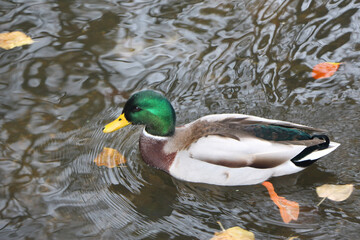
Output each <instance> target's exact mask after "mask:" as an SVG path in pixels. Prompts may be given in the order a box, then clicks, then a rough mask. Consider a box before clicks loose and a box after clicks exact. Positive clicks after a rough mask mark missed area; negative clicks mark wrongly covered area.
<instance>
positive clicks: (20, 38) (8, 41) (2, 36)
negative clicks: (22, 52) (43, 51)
mask: <svg viewBox="0 0 360 240" xmlns="http://www.w3.org/2000/svg"><path fill="white" fill-rule="evenodd" d="M33 42H34V41H33V40H32V39H31V38H30V37H28V36H26V34H25V33H22V32H19V31H16V32H7V33H0V48H3V49H5V50H9V49H12V48H15V47H20V46H22V45H27V44H32V43H33Z"/></svg>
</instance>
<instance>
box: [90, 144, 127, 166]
mask: <svg viewBox="0 0 360 240" xmlns="http://www.w3.org/2000/svg"><path fill="white" fill-rule="evenodd" d="M94 162H95V164H96V165H97V166H106V167H108V168H114V167H116V166H118V165H120V164H124V163H126V159H125V157H124V156H123V155H122V154H121V153H119V151H117V150H115V149H113V148H107V147H104V149H103V150H102V152H101V153H99V155H97V157H96V158H95V159H94Z"/></svg>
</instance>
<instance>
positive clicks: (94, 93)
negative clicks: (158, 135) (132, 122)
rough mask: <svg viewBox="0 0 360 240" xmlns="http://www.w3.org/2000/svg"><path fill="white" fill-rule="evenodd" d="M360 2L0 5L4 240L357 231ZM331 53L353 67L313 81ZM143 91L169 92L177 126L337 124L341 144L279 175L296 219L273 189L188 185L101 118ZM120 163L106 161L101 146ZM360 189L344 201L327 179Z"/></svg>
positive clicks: (22, 1) (134, 134) (132, 133)
mask: <svg viewBox="0 0 360 240" xmlns="http://www.w3.org/2000/svg"><path fill="white" fill-rule="evenodd" d="M359 7H360V1H358V0H357V1H355V0H353V1H351V0H342V1H336V0H330V1H325V0H324V1H323V0H319V1H318V0H316V1H315V0H299V1H295V0H294V1H291V0H289V1H286V0H274V1H272V0H270V1H269V0H253V1H246V0H239V1H226V0H208V1H201V0H188V1H185V0H182V1H171V0H164V1H149V0H142V1H118V0H104V1H95V0H74V1H69V0H68V1H67V0H63V1H52V0H35V1H32V0H16V1H15V0H0V32H5V31H15V30H18V31H22V32H24V33H26V34H28V35H30V36H31V37H32V38H33V39H34V40H35V43H33V44H32V45H28V46H24V47H18V48H15V49H12V50H8V51H5V50H2V49H0V127H1V131H0V176H1V177H0V239H37V240H38V239H209V238H211V237H212V236H213V233H214V232H216V231H219V230H220V229H219V226H218V224H217V221H220V222H221V223H222V224H223V225H224V227H225V228H229V227H233V226H240V227H242V228H244V229H247V230H249V231H252V232H253V233H254V234H255V236H256V239H289V238H291V237H295V236H297V237H298V239H359V235H360V200H359V197H360V194H359V189H358V188H359V185H360V174H359V172H360V164H359V160H360V158H359V155H360V141H359V139H360V124H359V119H360V82H359V78H360V63H359V62H360V61H359V60H360V11H359ZM320 62H342V63H343V64H342V65H340V68H339V70H338V71H337V72H336V73H335V75H333V76H332V77H330V78H323V79H317V80H315V79H313V78H312V77H311V70H312V68H313V66H314V65H316V64H318V63H320ZM142 89H154V90H157V91H159V92H162V93H163V94H165V95H166V96H167V97H168V99H169V100H170V101H171V103H172V104H173V106H174V108H175V111H176V114H177V119H178V125H182V124H184V123H187V122H189V121H192V120H194V119H197V118H199V117H201V116H203V115H206V114H210V113H230V112H236V113H245V114H252V115H257V116H261V117H266V118H275V119H280V120H287V121H292V122H297V123H301V124H306V125H310V126H314V127H317V128H325V129H327V130H328V134H329V136H330V137H331V138H332V139H333V140H335V141H337V142H339V143H341V144H342V145H341V146H340V147H339V148H338V149H337V150H336V151H335V152H333V153H332V154H330V155H328V156H326V157H324V158H322V159H321V161H318V162H317V163H316V164H314V165H312V166H311V167H309V168H308V169H306V170H305V171H303V172H301V173H298V174H293V175H289V176H283V177H278V178H274V179H271V182H272V183H273V184H274V187H275V189H276V191H277V193H278V194H279V195H280V196H283V197H286V198H287V199H289V200H292V201H297V202H298V203H299V205H300V215H299V218H298V220H297V221H292V222H291V223H289V224H285V223H284V222H283V221H282V220H281V217H280V214H279V210H278V209H277V207H276V206H275V205H274V203H273V202H272V201H271V200H270V198H269V195H268V192H267V191H266V189H265V188H264V187H263V186H262V185H254V186H242V187H218V186H211V185H206V184H193V183H187V182H182V181H179V180H176V179H174V178H172V177H171V176H169V175H167V174H165V173H163V172H161V171H159V170H156V169H153V168H150V167H148V166H147V165H146V164H145V163H144V162H143V161H142V160H141V157H140V154H139V149H138V143H137V142H138V137H139V134H140V132H141V127H137V126H130V127H127V128H125V129H122V130H121V131H118V132H116V133H113V134H104V133H102V131H101V128H102V127H103V125H104V124H105V123H108V122H109V121H111V120H113V119H114V118H115V117H117V116H118V114H119V113H120V112H121V110H122V107H123V106H124V103H125V102H126V100H127V99H128V98H129V96H130V95H131V94H132V93H134V92H136V91H139V90H142ZM103 147H111V148H115V149H117V150H119V151H120V152H121V153H122V154H124V155H125V157H126V158H127V163H126V165H125V166H123V167H118V168H113V169H108V168H106V167H98V166H96V165H95V164H94V162H93V159H94V158H95V156H97V154H98V153H99V152H100V151H101V150H102V149H103ZM325 183H329V184H348V183H352V184H354V185H355V191H354V193H353V194H352V195H351V197H350V198H349V199H347V200H345V201H343V202H333V201H330V200H325V201H324V202H323V203H322V204H321V205H320V206H319V207H317V206H316V205H317V203H318V202H319V201H320V198H319V197H318V196H317V195H316V191H315V188H316V187H317V186H320V185H322V184H325Z"/></svg>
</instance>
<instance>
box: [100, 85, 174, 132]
mask: <svg viewBox="0 0 360 240" xmlns="http://www.w3.org/2000/svg"><path fill="white" fill-rule="evenodd" d="M175 121H176V116H175V111H174V109H173V107H172V106H171V104H170V102H169V101H168V100H167V99H166V98H165V97H164V96H163V95H161V94H160V93H157V92H154V91H150V90H146V91H141V92H138V93H135V94H134V95H132V96H131V97H130V99H129V100H128V101H127V102H126V103H125V106H124V110H123V112H122V114H121V115H120V116H119V117H118V118H117V119H116V120H114V121H113V122H111V123H109V124H107V125H106V126H105V127H104V128H103V132H104V133H110V132H113V131H116V130H118V129H120V128H122V127H125V126H127V125H129V124H140V125H145V130H146V131H147V132H148V133H150V134H152V135H155V136H171V135H173V134H174V131H175Z"/></svg>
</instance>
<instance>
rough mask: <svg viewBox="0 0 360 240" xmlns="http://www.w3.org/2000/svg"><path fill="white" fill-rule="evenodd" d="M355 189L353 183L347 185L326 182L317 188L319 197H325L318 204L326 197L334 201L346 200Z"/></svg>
mask: <svg viewBox="0 0 360 240" xmlns="http://www.w3.org/2000/svg"><path fill="white" fill-rule="evenodd" d="M353 190H354V185H353V184H345V185H333V184H324V185H322V186H320V187H317V188H316V193H317V195H318V196H319V197H322V198H323V199H322V200H321V201H320V202H319V204H318V206H319V205H320V204H321V203H322V202H323V201H324V200H325V199H326V198H328V199H330V200H333V201H337V202H340V201H344V200H346V199H348V197H350V195H351V193H352V192H353Z"/></svg>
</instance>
